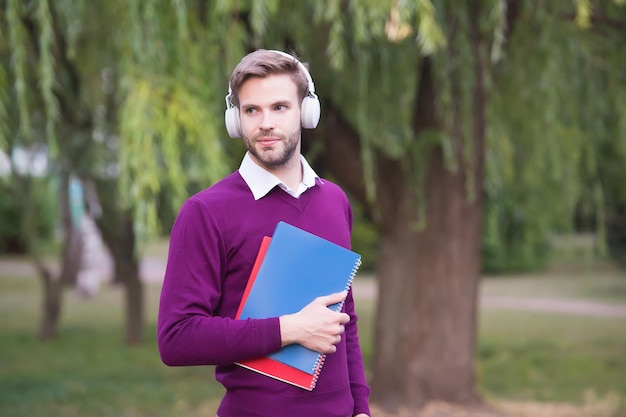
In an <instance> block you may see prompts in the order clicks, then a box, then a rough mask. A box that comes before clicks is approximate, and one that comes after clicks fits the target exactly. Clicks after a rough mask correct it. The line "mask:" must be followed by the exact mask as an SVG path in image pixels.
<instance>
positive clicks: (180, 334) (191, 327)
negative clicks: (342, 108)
mask: <svg viewBox="0 0 626 417" xmlns="http://www.w3.org/2000/svg"><path fill="white" fill-rule="evenodd" d="M233 100H234V101H235V103H236V104H233ZM226 102H227V110H226V115H225V120H226V127H227V130H228V133H229V134H230V136H232V137H238V136H242V138H243V141H244V143H245V146H246V148H247V150H248V152H247V153H246V155H245V156H244V159H243V161H242V163H241V166H240V168H239V170H238V171H236V172H234V173H232V174H230V175H229V176H227V177H226V178H224V179H222V180H221V181H219V182H218V183H216V184H215V185H213V186H212V187H210V188H208V189H206V190H204V191H202V192H200V193H198V194H196V195H194V196H192V197H191V198H190V199H189V200H188V201H187V202H186V203H185V204H184V205H183V207H182V208H181V210H180V213H179V215H178V218H177V219H176V222H175V224H174V227H173V229H172V234H171V240H170V250H169V256H168V263H167V269H166V272H165V280H164V283H163V289H162V293H161V303H160V308H159V319H158V343H159V350H160V354H161V358H162V360H163V362H164V363H166V364H167V365H171V366H189V365H217V366H216V370H215V373H216V378H217V380H218V381H219V382H220V383H221V384H222V385H224V387H225V388H226V394H225V396H224V398H223V399H222V402H221V404H220V407H219V409H218V415H219V416H220V417H254V416H264V417H348V416H359V417H367V416H368V415H369V414H370V411H369V406H368V396H369V388H368V386H367V383H366V380H365V373H364V370H363V360H362V356H361V350H360V347H359V340H358V335H357V324H356V323H357V316H356V314H355V312H354V300H353V298H352V292H351V291H349V292H347V293H346V292H342V293H337V294H329V295H328V296H324V297H319V298H317V299H315V300H314V301H313V302H311V303H310V304H309V305H307V306H306V307H304V308H303V309H302V310H301V311H299V312H298V313H295V314H290V315H285V316H281V317H273V318H268V319H248V320H235V319H234V317H235V314H236V312H237V308H238V306H239V303H240V301H241V297H242V295H243V291H244V288H245V286H246V283H247V281H248V277H249V275H250V272H251V270H252V266H253V263H254V261H255V258H256V254H257V252H258V249H259V246H260V244H261V240H262V238H263V236H271V235H272V233H273V231H274V228H275V227H276V224H277V223H278V222H279V221H281V220H282V221H285V222H287V223H290V224H292V225H294V226H297V227H299V228H301V229H304V230H306V231H308V232H311V233H314V234H316V235H318V236H321V237H323V238H325V239H328V240H330V241H332V242H334V243H336V244H338V245H341V246H344V247H346V248H349V247H350V235H351V228H352V211H351V208H350V205H349V202H348V200H347V198H346V195H345V194H344V192H343V191H341V189H340V188H339V187H338V186H336V185H335V184H333V183H331V182H329V181H327V180H322V179H320V178H319V177H318V176H317V175H316V174H315V172H314V171H313V169H312V168H311V167H310V166H309V164H308V163H307V161H306V160H305V159H304V157H303V156H301V154H300V149H301V137H300V132H301V128H302V127H306V128H313V127H315V126H316V125H317V122H318V119H319V101H318V100H317V97H316V96H315V88H314V85H313V81H312V80H311V77H310V75H309V73H308V71H307V70H306V68H305V67H304V65H303V64H302V63H300V62H299V61H298V60H297V59H295V58H294V57H292V56H290V55H287V54H285V53H283V52H280V51H268V50H258V51H255V52H252V53H250V54H249V55H247V56H245V57H244V58H243V59H242V60H241V62H240V63H239V64H238V65H237V67H236V68H235V70H234V71H233V74H232V76H231V80H230V88H229V93H228V96H227V97H226ZM294 279H297V277H294ZM344 300H345V301H344ZM341 301H344V307H343V309H342V311H341V312H334V311H331V310H330V309H329V308H327V306H329V305H331V304H334V303H338V302H341ZM292 343H298V344H301V345H303V346H305V347H307V348H309V349H311V350H314V351H317V352H320V353H324V354H326V359H325V362H324V366H323V368H322V371H321V373H320V376H319V379H318V381H317V384H316V387H315V388H314V389H313V390H312V391H307V390H304V389H301V388H298V387H295V386H292V385H289V384H287V383H284V382H281V381H278V380H275V379H273V378H270V377H267V376H264V375H262V374H259V373H256V372H253V371H250V370H248V369H245V368H243V367H241V366H238V365H236V364H235V362H237V361H243V360H246V359H251V358H258V357H264V356H267V355H268V354H270V353H273V352H275V351H277V350H279V349H280V348H281V347H283V346H286V345H289V344H292Z"/></svg>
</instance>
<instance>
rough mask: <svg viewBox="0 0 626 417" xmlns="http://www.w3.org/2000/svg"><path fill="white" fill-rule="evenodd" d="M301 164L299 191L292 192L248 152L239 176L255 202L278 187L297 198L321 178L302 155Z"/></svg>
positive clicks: (242, 162)
mask: <svg viewBox="0 0 626 417" xmlns="http://www.w3.org/2000/svg"><path fill="white" fill-rule="evenodd" d="M300 162H301V163H302V183H301V184H300V186H299V187H298V189H297V190H290V189H289V188H288V187H287V185H285V184H284V183H283V182H282V181H281V180H280V179H279V178H278V177H277V176H276V175H274V174H272V173H271V172H269V171H266V170H265V169H264V168H262V167H260V166H259V165H257V164H256V163H255V162H254V161H253V160H252V158H251V157H250V153H249V152H246V154H245V156H244V157H243V160H242V161H241V165H240V167H239V174H240V175H241V177H242V178H243V180H244V181H245V182H246V184H247V185H248V188H250V191H252V195H253V196H254V199H255V200H258V199H260V198H262V197H264V196H265V195H267V193H269V192H270V191H271V190H272V189H273V188H274V187H276V186H279V187H280V188H282V189H283V190H285V191H286V192H287V193H289V194H290V195H292V196H293V197H296V198H297V197H299V196H300V195H301V194H302V193H303V192H304V191H306V190H308V189H309V188H311V187H313V186H315V180H316V179H318V178H319V176H318V175H317V174H316V173H315V171H314V170H313V168H311V165H309V163H308V162H307V160H306V159H305V158H304V156H302V155H300ZM320 181H321V180H320Z"/></svg>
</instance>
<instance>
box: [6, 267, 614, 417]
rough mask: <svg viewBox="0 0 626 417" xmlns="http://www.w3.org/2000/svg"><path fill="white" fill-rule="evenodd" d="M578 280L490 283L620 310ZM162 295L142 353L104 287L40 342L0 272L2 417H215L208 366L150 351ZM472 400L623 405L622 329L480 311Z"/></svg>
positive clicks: (502, 290) (366, 324)
mask: <svg viewBox="0 0 626 417" xmlns="http://www.w3.org/2000/svg"><path fill="white" fill-rule="evenodd" d="M585 274H586V271H582V272H581V271H580V269H575V270H574V272H571V271H570V272H568V271H567V270H566V269H560V270H558V271H555V270H551V271H548V272H546V273H544V274H537V275H532V276H530V275H527V276H516V277H497V278H489V279H487V280H486V281H485V282H484V284H483V291H484V292H486V293H489V294H491V295H497V294H503V295H513V294H516V295H530V296H545V295H549V296H572V297H577V298H589V299H594V300H607V301H610V302H613V303H623V304H626V291H623V290H624V288H625V286H626V275H624V274H623V273H619V272H617V271H615V270H614V269H610V268H609V269H605V270H603V269H601V268H600V269H599V270H598V271H596V272H594V273H593V274H589V275H588V276H587V275H585ZM158 293H159V286H158V285H155V284H152V285H149V286H148V297H147V298H148V305H147V310H148V317H147V318H148V326H147V329H146V335H145V340H146V341H145V344H144V345H143V346H141V347H136V348H128V347H125V346H124V345H123V344H122V334H123V332H122V328H121V323H122V313H121V305H122V293H121V291H120V289H118V288H115V287H110V286H105V287H104V288H103V290H102V292H101V293H100V294H99V295H98V296H97V297H95V298H93V299H88V300H84V299H80V298H78V297H76V296H75V295H74V294H73V293H72V292H67V293H66V295H65V301H66V303H65V310H64V314H63V319H62V323H61V328H60V335H59V338H58V339H57V340H56V341H53V342H50V343H44V344H42V343H39V342H38V341H37V340H36V338H35V334H36V328H37V321H38V318H39V303H40V288H39V282H38V280H37V279H35V278H18V277H11V276H3V274H2V273H1V272H0V332H1V333H0V334H2V343H0V388H1V389H0V415H3V416H14V417H22V416H23V417H26V416H28V417H33V416H46V417H55V416H64V417H66V416H77V417H78V416H81V417H82V416H94V417H99V416H103V417H108V416H111V417H124V416H128V417H130V416H137V417H139V416H142V417H147V416H151V417H152V416H154V417H158V416H164V417H165V416H182V415H185V416H193V417H204V416H211V417H214V416H215V409H216V408H217V403H218V399H219V396H220V395H221V392H222V390H221V387H220V386H219V385H217V384H216V383H215V382H214V381H213V370H212V369H211V368H210V367H193V368H168V367H166V366H164V365H162V364H161V362H160V360H159V357H158V352H157V349H156V341H155V321H156V312H157V300H158ZM373 311H374V305H373V302H371V301H366V302H361V303H360V304H359V313H360V316H361V323H360V326H361V337H362V343H363V350H364V354H365V357H366V359H367V360H368V361H369V360H370V359H371V356H372V331H371V328H372V319H373ZM477 359H478V360H477V372H478V379H479V381H478V382H479V389H480V390H481V392H483V393H484V395H485V396H486V397H487V398H489V399H492V400H493V399H495V400H514V401H565V402H570V403H577V402H582V401H583V399H584V398H585V395H587V396H588V395H589V393H590V392H591V393H594V394H595V395H597V396H598V397H602V396H605V395H607V394H610V393H613V395H617V396H618V397H619V398H620V399H621V401H622V404H623V405H625V406H626V401H624V399H626V319H609V318H592V317H581V316H573V315H572V316H570V315H558V314H547V313H530V312H514V311H504V310H481V315H480V328H479V343H478V348H477Z"/></svg>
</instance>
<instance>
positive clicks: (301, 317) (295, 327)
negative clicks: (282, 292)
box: [280, 291, 350, 353]
mask: <svg viewBox="0 0 626 417" xmlns="http://www.w3.org/2000/svg"><path fill="white" fill-rule="evenodd" d="M347 295H348V293H347V292H346V291H343V292H340V293H335V294H331V295H327V296H324V297H318V298H316V299H315V300H313V301H311V303H310V304H308V305H307V306H305V307H304V308H303V309H302V310H300V311H299V312H297V313H294V314H288V315H285V316H281V317H280V336H281V340H282V345H283V346H287V345H290V344H293V343H298V344H300V345H302V346H304V347H306V348H308V349H311V350H314V351H316V352H320V353H334V352H335V351H336V350H337V348H336V346H335V345H336V344H337V343H339V342H340V341H341V335H342V334H343V332H344V330H345V329H344V324H346V323H347V322H348V321H349V320H350V316H348V315H347V314H346V313H338V312H334V311H332V310H330V309H329V308H328V306H329V305H331V304H336V303H339V302H342V301H343V300H345V298H346V296H347Z"/></svg>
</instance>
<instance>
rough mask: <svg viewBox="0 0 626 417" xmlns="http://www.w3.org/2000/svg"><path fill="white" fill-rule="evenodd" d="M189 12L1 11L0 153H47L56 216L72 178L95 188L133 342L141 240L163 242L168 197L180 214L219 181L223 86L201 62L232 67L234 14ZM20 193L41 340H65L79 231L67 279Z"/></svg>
mask: <svg viewBox="0 0 626 417" xmlns="http://www.w3.org/2000/svg"><path fill="white" fill-rule="evenodd" d="M192 7H193V8H194V9H191V10H190V9H188V8H187V5H186V4H185V3H184V2H145V3H144V2H131V3H129V2H126V1H109V2H90V1H73V0H72V1H64V0H59V1H54V2H50V1H47V0H31V1H20V0H7V1H0V18H1V19H0V33H1V34H2V41H1V42H0V46H1V49H0V54H1V56H0V63H1V64H2V65H1V66H0V133H1V135H0V139H1V140H0V146H1V149H3V150H5V151H6V152H7V153H8V154H12V153H13V152H14V151H15V150H16V149H19V148H23V149H33V148H39V149H41V148H44V149H47V153H48V155H49V160H50V169H49V175H50V176H51V177H56V178H60V179H61V180H62V181H60V190H59V195H60V202H59V204H60V205H61V206H62V207H67V206H68V204H69V203H68V195H67V189H68V184H69V178H70V176H75V177H77V178H80V179H82V180H83V181H85V182H87V183H91V184H95V186H96V189H97V191H98V194H99V195H98V197H99V200H100V202H101V204H102V207H103V209H104V211H103V215H102V217H101V218H100V219H97V220H98V223H99V226H100V227H101V231H102V235H103V237H104V239H105V241H106V243H107V245H108V246H109V248H110V251H111V253H112V255H113V257H114V261H115V272H116V273H117V274H119V275H121V276H118V277H117V278H118V279H119V281H121V282H122V283H124V285H125V288H126V307H127V326H126V336H125V339H126V341H127V342H128V343H130V344H135V343H138V342H140V341H141V339H142V336H143V333H144V332H143V324H144V319H143V309H144V307H143V286H142V283H141V280H140V276H139V272H140V271H139V262H138V258H137V255H138V252H139V249H138V243H140V242H145V241H146V240H147V239H148V238H149V237H150V236H154V234H155V233H156V232H157V231H158V225H159V224H158V223H159V222H158V218H157V215H156V212H157V207H156V205H155V203H154V202H155V201H156V199H157V197H158V196H159V194H160V193H167V195H168V196H169V197H170V203H171V204H172V205H174V206H176V207H177V204H180V202H181V200H182V198H183V196H184V195H186V194H187V191H188V188H187V187H188V185H189V183H190V182H191V181H197V182H205V183H210V182H211V181H213V180H214V179H216V178H219V177H220V176H221V175H222V174H223V173H224V171H225V165H226V164H225V153H224V152H223V150H222V148H221V146H220V142H219V140H218V139H219V134H218V132H217V129H218V127H217V125H218V123H219V121H218V119H217V118H216V117H215V116H214V115H215V113H216V111H215V106H219V103H220V102H221V97H220V96H221V95H222V88H219V87H221V83H218V82H217V81H215V82H207V79H214V80H220V79H222V78H223V76H222V71H221V67H220V66H219V65H213V66H210V67H209V66H207V65H206V62H207V61H208V62H211V61H212V62H215V63H224V62H226V63H229V62H230V63H232V61H233V59H230V60H229V59H224V55H225V54H223V53H222V51H223V50H224V49H225V44H224V43H223V41H224V39H226V36H227V33H228V32H229V27H228V24H227V22H228V17H229V16H226V17H227V19H223V18H222V17H224V16H223V15H220V14H219V13H212V14H211V15H210V16H209V15H208V14H207V13H206V10H205V7H206V5H204V4H203V3H201V2H196V3H194V4H193V5H192ZM111 28H117V29H115V30H111ZM7 35H8V36H7ZM233 44H234V43H233ZM232 51H233V53H237V52H238V51H239V49H237V48H233V49H232ZM216 84H219V87H215V86H216ZM218 88H219V95H218V94H217V90H218ZM212 103H214V104H212ZM13 104H15V105H13ZM15 179H16V180H17V179H20V180H21V181H23V182H24V184H26V185H28V183H29V181H30V180H29V178H28V177H19V178H18V177H17V176H16V177H15ZM120 181H121V182H120ZM15 188H16V190H17V192H16V195H17V197H19V200H20V201H21V204H22V208H23V212H24V214H25V215H24V221H23V225H24V227H23V229H22V230H23V233H24V235H25V237H26V238H27V239H26V240H27V241H28V242H29V243H30V244H29V252H30V254H31V255H32V256H33V259H35V261H36V265H37V266H38V271H39V272H40V276H41V278H42V283H43V286H42V287H43V299H44V300H45V302H44V303H43V305H44V308H43V311H42V325H41V331H40V335H41V336H42V338H43V339H49V338H52V337H54V336H55V335H56V333H57V327H58V322H59V319H60V316H61V310H62V288H63V287H65V286H68V285H71V284H72V283H73V282H74V281H75V277H76V274H77V269H78V268H79V267H80V266H79V254H80V250H79V246H78V245H77V244H76V243H75V242H76V236H77V234H78V232H77V230H76V227H74V226H73V225H72V223H71V221H69V220H68V219H67V217H68V216H65V217H66V218H65V220H64V224H65V225H66V226H65V228H64V232H65V233H64V242H65V244H64V245H63V250H62V255H61V256H60V258H61V260H62V261H63V262H60V264H61V265H62V268H61V269H62V270H61V274H60V275H59V276H56V275H55V273H54V269H52V268H49V267H48V266H47V265H46V264H45V262H43V261H42V257H41V256H39V252H38V250H37V248H38V245H37V242H36V241H34V239H32V236H33V235H32V233H31V232H30V231H29V225H30V224H34V223H33V222H32V218H31V217H29V216H32V215H35V213H33V212H32V210H30V208H32V207H33V204H32V195H30V194H29V193H28V192H27V191H28V189H29V187H28V186H23V185H20V186H16V187H15ZM64 212H65V213H66V214H67V212H68V211H67V210H64ZM29 237H31V238H29ZM70 258H71V259H70Z"/></svg>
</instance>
